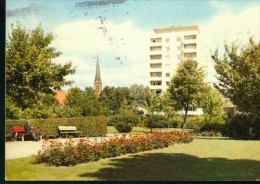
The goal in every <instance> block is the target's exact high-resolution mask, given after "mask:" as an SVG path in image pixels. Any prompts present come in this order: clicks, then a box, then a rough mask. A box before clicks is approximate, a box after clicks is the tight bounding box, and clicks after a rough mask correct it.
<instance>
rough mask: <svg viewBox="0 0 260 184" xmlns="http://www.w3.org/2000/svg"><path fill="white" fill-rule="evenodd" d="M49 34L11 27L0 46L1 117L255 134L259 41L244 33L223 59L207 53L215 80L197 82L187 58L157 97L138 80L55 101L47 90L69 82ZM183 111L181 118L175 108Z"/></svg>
mask: <svg viewBox="0 0 260 184" xmlns="http://www.w3.org/2000/svg"><path fill="white" fill-rule="evenodd" d="M53 39H54V36H53V35H52V34H51V33H47V34H46V33H44V30H43V29H42V28H41V26H40V25H39V26H37V27H36V28H35V29H33V30H27V29H26V28H23V27H22V26H21V25H20V24H19V23H17V25H16V26H14V25H12V29H11V33H10V34H9V37H8V40H7V45H6V103H5V104H6V118H7V119H12V120H13V119H17V120H21V119H23V120H26V119H55V118H56V119H57V118H68V119H69V118H75V117H90V116H100V115H103V116H104V117H105V119H106V123H107V125H110V126H115V127H117V129H118V131H122V132H128V131H131V129H132V127H134V126H140V127H149V128H150V130H151V132H152V130H153V128H173V127H174V128H182V130H184V129H185V128H191V129H194V130H195V132H201V131H207V132H215V133H216V132H221V134H223V135H227V136H230V137H234V138H241V139H259V137H260V136H259V132H260V131H259V130H260V127H259V122H260V114H259V112H260V105H259V104H260V82H259V81H260V61H259V58H260V43H259V42H258V43H256V42H255V41H254V40H253V39H252V38H250V39H249V42H248V44H247V45H244V46H243V47H241V46H240V45H238V44H236V43H232V44H227V43H226V44H225V45H224V47H225V52H224V54H223V57H221V56H220V54H219V52H218V50H216V52H215V53H214V54H213V55H212V59H213V61H214V62H215V69H216V72H217V74H218V75H217V79H218V81H219V82H218V83H216V84H215V86H214V87H212V86H209V85H208V84H207V83H205V81H204V75H205V72H204V69H203V68H200V67H199V65H198V62H197V61H194V60H191V59H188V60H185V61H183V62H181V64H180V65H179V67H178V68H177V72H176V74H175V75H174V76H173V78H172V80H171V83H170V86H169V90H168V91H166V92H165V93H162V94H160V95H158V94H156V93H155V92H153V91H151V90H149V88H148V87H146V86H144V85H138V84H134V85H132V86H130V87H113V86H105V87H104V89H103V90H102V93H101V94H100V96H99V97H97V96H96V95H95V94H94V90H93V88H92V87H89V86H87V87H86V88H85V89H83V90H82V89H80V88H79V87H72V88H70V89H69V90H68V96H67V98H66V100H65V102H64V104H63V105H60V104H59V103H58V101H57V100H56V99H55V96H54V95H55V91H56V90H60V89H62V87H64V86H66V85H70V84H72V82H73V81H68V80H66V79H65V77H66V76H68V75H71V74H73V73H75V68H73V67H72V64H71V62H67V63H64V64H62V65H61V64H57V63H55V62H54V61H53V59H55V58H57V57H59V56H60V55H61V52H58V51H56V49H55V48H53V47H51V46H50V45H51V43H52V41H53ZM224 97H226V98H229V99H230V100H231V101H232V102H233V103H234V104H235V105H236V107H237V109H238V113H237V114H236V116H234V117H229V116H226V114H225V112H224V111H223V107H224V101H223V98H224ZM193 107H202V108H203V112H204V115H201V116H189V115H188V110H189V109H190V108H193ZM180 110H184V112H185V113H184V115H183V116H182V115H180V114H178V113H177V112H179V111H180Z"/></svg>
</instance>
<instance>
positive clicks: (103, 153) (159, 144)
mask: <svg viewBox="0 0 260 184" xmlns="http://www.w3.org/2000/svg"><path fill="white" fill-rule="evenodd" d="M192 140H193V133H192V132H185V133H184V134H183V135H181V132H178V131H171V132H163V133H162V132H153V133H147V134H146V135H122V136H121V137H119V136H114V137H113V138H111V139H105V140H101V142H96V143H93V142H91V141H90V140H88V139H80V140H79V141H73V140H72V139H69V140H68V141H66V142H65V143H64V144H63V143H61V142H58V141H53V140H51V141H49V140H46V141H45V142H44V144H43V146H42V149H41V150H39V151H38V154H37V155H36V156H35V163H43V162H44V163H47V164H49V165H54V166H73V165H76V164H79V163H86V162H91V161H97V160H99V159H102V158H109V157H116V156H119V155H124V154H129V153H137V152H140V151H147V150H152V149H159V148H165V147H168V146H169V145H173V144H174V143H189V142H191V141H192Z"/></svg>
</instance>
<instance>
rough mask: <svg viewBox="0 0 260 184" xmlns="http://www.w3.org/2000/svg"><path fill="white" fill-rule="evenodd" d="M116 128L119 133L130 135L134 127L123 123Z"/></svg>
mask: <svg viewBox="0 0 260 184" xmlns="http://www.w3.org/2000/svg"><path fill="white" fill-rule="evenodd" d="M115 128H116V129H117V131H118V132H123V133H128V132H131V130H132V126H131V124H130V123H123V122H119V123H117V124H116V126H115Z"/></svg>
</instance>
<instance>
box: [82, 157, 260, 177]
mask: <svg viewBox="0 0 260 184" xmlns="http://www.w3.org/2000/svg"><path fill="white" fill-rule="evenodd" d="M104 167H105V168H102V169H100V170H99V171H97V172H95V173H87V172H85V173H82V174H80V177H83V178H84V177H96V178H98V179H99V180H105V181H147V180H156V181H158V180H161V181H166V180H186V181H190V180H253V181H255V180H256V179H260V162H259V161H253V160H228V159H224V158H199V157H195V156H192V155H188V154H179V153H178V154H176V153H169V154H168V153H146V154H142V155H131V156H130V157H123V158H114V159H111V161H110V162H109V163H108V164H107V165H104Z"/></svg>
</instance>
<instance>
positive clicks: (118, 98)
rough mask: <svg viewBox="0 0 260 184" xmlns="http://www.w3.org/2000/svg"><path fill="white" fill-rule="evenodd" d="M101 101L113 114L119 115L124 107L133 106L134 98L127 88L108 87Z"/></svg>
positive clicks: (101, 96) (102, 93)
mask: <svg viewBox="0 0 260 184" xmlns="http://www.w3.org/2000/svg"><path fill="white" fill-rule="evenodd" d="M99 100H100V101H101V102H102V104H103V105H104V106H105V107H107V109H108V110H109V111H110V112H111V113H112V114H117V113H118V112H119V109H120V108H121V106H122V105H131V104H132V97H131V95H130V91H129V88H127V87H117V88H115V87H109V86H106V87H105V88H104V89H103V90H102V92H101V95H100V97H99Z"/></svg>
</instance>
